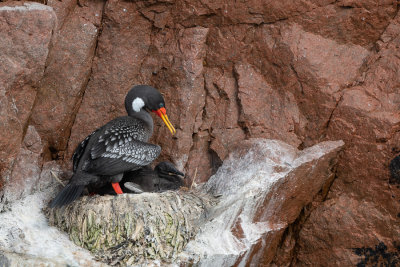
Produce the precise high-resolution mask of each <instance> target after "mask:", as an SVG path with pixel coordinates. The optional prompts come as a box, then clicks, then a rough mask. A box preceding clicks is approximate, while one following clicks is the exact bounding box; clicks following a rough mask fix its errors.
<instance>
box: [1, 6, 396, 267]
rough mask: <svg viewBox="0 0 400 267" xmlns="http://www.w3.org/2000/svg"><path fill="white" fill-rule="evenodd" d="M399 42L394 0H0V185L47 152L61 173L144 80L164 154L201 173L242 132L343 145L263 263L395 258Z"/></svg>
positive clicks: (210, 170) (202, 176)
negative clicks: (153, 96)
mask: <svg viewBox="0 0 400 267" xmlns="http://www.w3.org/2000/svg"><path fill="white" fill-rule="evenodd" d="M399 47H400V15H399V12H398V1H395V0H387V1H372V0H371V1H361V0H339V1H334V0H324V1H322V0H305V1H304V0H298V1H297V0H296V1H289V0H287V1H286V0H285V1H261V0H251V1H239V2H231V1H223V0H217V1H208V0H199V1H186V0H177V1H169V0H162V1H161V0H160V1H159V0H152V1H117V0H107V1H103V0H79V1H77V0H65V1H55V0H48V1H46V4H45V5H44V4H39V3H36V2H19V1H2V2H0V50H1V53H0V104H1V105H0V131H1V134H0V155H1V156H0V172H1V179H0V186H3V185H4V184H8V183H10V184H13V185H14V186H15V187H24V183H21V177H23V176H24V175H25V176H26V175H27V176H29V177H36V178H32V179H33V180H32V179H28V180H29V183H28V184H29V186H30V188H34V186H33V184H34V181H35V179H39V178H38V177H40V172H41V170H42V169H44V166H46V164H47V163H48V162H50V161H52V160H57V161H58V163H59V164H61V165H62V166H63V167H62V168H63V169H64V170H67V169H70V156H71V154H72V151H73V150H74V148H75V146H76V145H77V144H78V143H79V142H80V141H81V140H82V139H83V138H84V137H86V136H87V135H88V134H89V133H91V132H92V131H93V130H94V129H95V128H97V127H98V126H100V125H102V124H104V123H105V122H107V121H109V120H110V119H112V118H114V117H116V116H120V115H124V114H125V111H124V107H123V100H124V97H125V94H126V92H127V91H128V90H129V89H130V88H131V87H132V85H134V84H150V85H152V86H154V87H156V88H158V89H159V90H160V91H161V92H162V93H163V95H164V97H165V99H166V104H167V110H168V115H169V118H170V120H171V122H172V123H173V124H174V126H175V127H176V129H177V134H176V136H175V137H173V138H171V136H170V135H169V133H168V129H167V128H166V127H165V126H164V125H163V124H162V123H161V121H158V120H155V123H156V125H155V132H154V134H153V137H152V140H151V141H152V142H154V143H158V144H159V145H160V146H161V147H162V148H163V150H162V154H161V157H160V159H159V160H169V161H172V162H173V163H174V164H175V165H176V166H177V167H178V168H179V169H180V170H183V171H185V173H187V174H188V175H189V177H192V178H193V177H195V176H196V183H200V182H206V181H207V180H208V179H209V177H210V176H211V175H212V174H215V173H216V171H217V170H218V168H219V167H220V166H221V164H222V162H223V161H224V160H225V159H226V158H227V157H228V155H229V153H230V152H231V151H232V150H233V148H234V147H235V145H237V144H238V143H239V142H241V141H243V140H246V139H249V138H273V139H279V140H281V141H284V142H286V143H288V144H290V145H292V146H294V147H297V148H299V149H305V148H308V147H312V146H313V145H315V144H318V143H320V142H322V141H330V140H343V141H344V142H345V146H344V148H343V154H341V156H340V157H339V159H338V165H337V172H336V174H335V177H334V179H333V181H329V182H327V184H326V185H324V186H323V187H322V188H323V189H322V190H321V192H319V197H316V198H314V199H313V201H312V202H311V203H310V204H309V205H307V206H306V207H305V208H304V209H303V211H302V212H301V213H300V215H299V216H298V218H297V219H296V220H295V221H294V222H293V223H292V224H291V225H289V227H288V228H287V230H285V233H284V234H283V235H282V238H281V239H280V240H279V241H277V242H278V246H277V252H276V255H275V256H274V258H273V260H272V264H276V265H277V266H289V265H296V266H297V265H299V266H302V265H307V264H316V265H321V266H328V265H329V264H330V263H333V262H338V263H343V264H345V263H348V262H351V263H352V264H358V263H360V262H364V263H365V262H368V263H371V264H381V263H388V262H389V263H390V262H391V261H395V260H396V259H398V257H400V256H399V251H398V243H399V242H400V228H399V227H398V225H400V223H399V222H400V221H399V220H400V216H399V211H400V202H399V200H400V188H399V186H400V185H398V184H396V183H389V168H388V166H389V162H390V160H391V159H392V158H394V157H395V156H396V155H398V154H399V152H400V115H399V114H400V112H399V111H400V94H399V88H400V80H399V79H400V78H399V77H400V75H399V73H400V59H399V58H400V52H399V51H400V49H399ZM33 141H34V142H33ZM28 165H29V166H33V165H34V166H33V167H32V168H30V169H31V170H32V172H31V173H30V172H28V171H26V170H22V169H23V166H28ZM195 173H196V175H195ZM192 178H190V179H188V184H189V185H190V184H191V183H192V181H191V179H192ZM29 190H30V189H28V190H27V189H26V188H15V191H14V192H17V193H15V194H8V193H6V194H4V192H2V193H1V194H0V195H1V196H2V200H3V201H8V200H10V201H11V200H13V199H16V198H19V197H22V196H24V195H25V194H26V193H27V192H28V191H29ZM21 192H23V193H21ZM11 195H12V196H11ZM7 199H8V200H7ZM367 210H368V212H366V211H367ZM343 214H346V216H345V217H343ZM377 218H379V219H377ZM388 228H389V229H390V230H388ZM345 237H348V239H346V238H345ZM379 248H385V250H384V251H385V252H382V251H383V250H382V249H379ZM365 251H374V253H375V254H376V255H378V256H376V257H372V256H371V255H369V254H367V253H366V252H365ZM379 251H381V252H379ZM356 252H357V253H356ZM364 252H365V253H364ZM371 253H372V252H371ZM379 253H381V254H379ZM261 254H262V253H261ZM261 254H259V255H261ZM375 254H374V255H375ZM380 255H392V256H391V257H389V258H388V257H386V258H385V256H382V257H381V256H380ZM260 257H262V256H260ZM396 257H397V258H396ZM375 259H376V262H373V261H374V260H375Z"/></svg>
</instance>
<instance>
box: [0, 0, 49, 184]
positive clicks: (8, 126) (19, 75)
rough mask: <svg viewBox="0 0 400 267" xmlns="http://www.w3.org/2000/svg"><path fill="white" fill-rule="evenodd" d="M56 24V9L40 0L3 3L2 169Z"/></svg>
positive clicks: (13, 149) (17, 139)
mask: <svg viewBox="0 0 400 267" xmlns="http://www.w3.org/2000/svg"><path fill="white" fill-rule="evenodd" d="M55 25H56V15H55V13H54V11H53V10H52V9H51V8H50V7H48V6H45V5H41V4H38V3H21V2H18V3H14V2H7V3H1V4H0V36H1V38H0V50H1V54H0V95H1V96H0V102H1V105H0V125H1V127H0V136H1V138H0V173H1V175H2V176H3V178H7V177H6V176H7V175H8V174H9V173H10V168H11V164H12V162H13V160H14V159H15V157H16V155H17V153H18V150H19V147H20V144H21V141H22V140H23V133H24V130H25V129H26V128H27V121H28V118H29V115H30V112H31V108H32V105H33V103H34V101H35V96H36V87H37V86H38V82H39V80H40V79H41V78H42V76H43V72H44V68H45V63H46V58H47V55H48V52H49V44H50V40H51V37H52V33H53V30H54V29H55Z"/></svg>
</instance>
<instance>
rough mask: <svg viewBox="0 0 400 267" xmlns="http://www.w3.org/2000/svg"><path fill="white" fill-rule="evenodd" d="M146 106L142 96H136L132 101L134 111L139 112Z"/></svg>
mask: <svg viewBox="0 0 400 267" xmlns="http://www.w3.org/2000/svg"><path fill="white" fill-rule="evenodd" d="M142 107H144V101H143V99H141V98H140V97H136V98H135V100H133V102H132V108H133V110H134V111H136V112H139V111H140V110H141V109H142Z"/></svg>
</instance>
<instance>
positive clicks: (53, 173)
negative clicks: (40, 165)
mask: <svg viewBox="0 0 400 267" xmlns="http://www.w3.org/2000/svg"><path fill="white" fill-rule="evenodd" d="M50 173H51V175H52V176H53V178H54V179H56V181H57V182H59V183H60V184H61V185H62V186H65V184H64V183H63V182H62V181H61V180H60V179H59V178H58V177H57V174H55V172H53V171H50Z"/></svg>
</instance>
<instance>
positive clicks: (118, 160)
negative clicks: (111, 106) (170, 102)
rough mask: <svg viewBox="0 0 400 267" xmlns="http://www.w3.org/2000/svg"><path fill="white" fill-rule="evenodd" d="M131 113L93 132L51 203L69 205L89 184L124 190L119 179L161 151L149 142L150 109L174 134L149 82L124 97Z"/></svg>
mask: <svg viewBox="0 0 400 267" xmlns="http://www.w3.org/2000/svg"><path fill="white" fill-rule="evenodd" d="M125 109H126V111H127V113H128V116H123V117H118V118H116V119H114V120H112V121H110V122H108V123H107V124H105V125H103V126H102V127H100V128H98V129H97V130H95V131H94V132H92V133H91V134H90V135H89V136H88V137H86V138H85V139H84V140H83V141H82V142H81V143H80V144H79V145H78V146H77V148H76V149H75V152H74V154H73V156H72V159H73V171H74V174H73V176H72V177H71V179H70V181H69V183H68V184H67V185H66V186H65V187H64V188H63V189H62V190H61V192H60V193H58V195H57V196H56V197H55V198H54V200H53V201H52V202H51V204H50V207H51V208H54V207H60V206H63V205H67V204H69V203H71V202H72V201H74V200H75V199H77V198H78V197H79V196H80V195H81V194H82V192H83V190H84V188H85V187H86V186H88V185H90V184H101V183H111V184H112V186H113V188H114V190H115V192H116V193H117V194H122V190H121V187H120V185H119V182H120V181H121V179H122V177H123V174H124V173H125V172H128V171H134V170H138V169H141V168H142V167H143V166H147V165H149V164H150V163H151V162H152V161H153V160H155V159H156V158H157V157H158V156H159V155H160V152H161V148H160V146H158V145H153V144H150V143H147V141H148V140H149V138H150V137H151V135H152V133H153V119H152V117H151V115H150V113H149V112H150V111H151V112H154V113H156V114H157V115H158V116H159V117H160V118H161V119H162V120H163V121H164V123H165V124H166V125H167V127H168V129H169V130H170V132H171V133H172V134H174V133H175V132H176V131H175V128H174V127H173V126H172V124H171V122H170V121H169V119H168V116H167V113H166V109H165V102H164V98H163V97H162V95H161V94H160V92H159V91H158V90H157V89H155V88H153V87H151V86H147V85H139V86H135V87H133V88H132V89H131V90H130V91H129V92H128V94H127V96H126V98H125Z"/></svg>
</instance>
